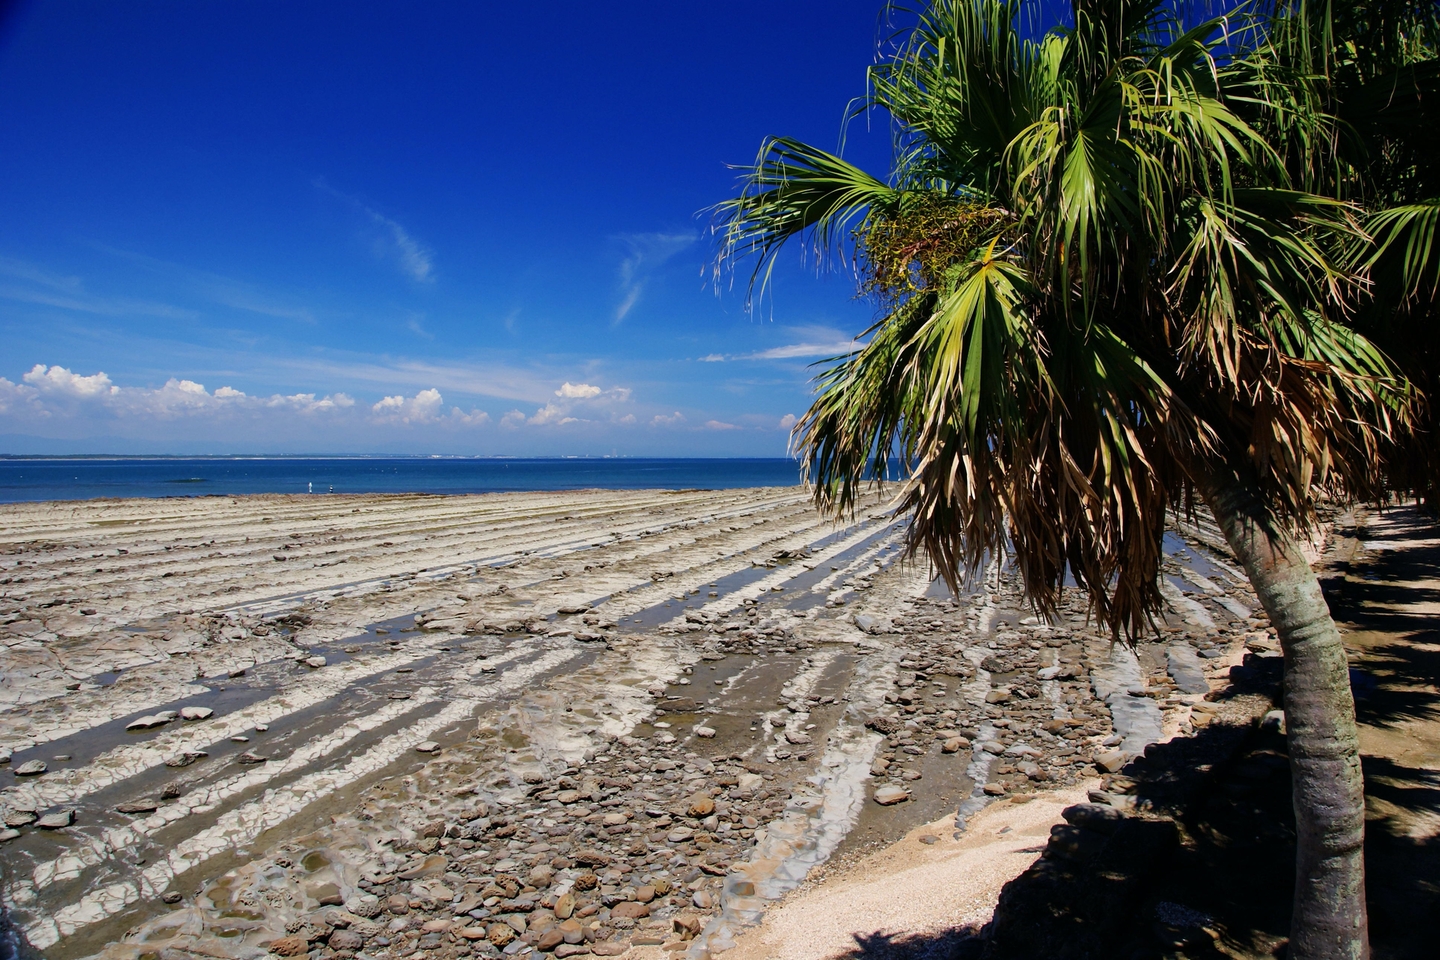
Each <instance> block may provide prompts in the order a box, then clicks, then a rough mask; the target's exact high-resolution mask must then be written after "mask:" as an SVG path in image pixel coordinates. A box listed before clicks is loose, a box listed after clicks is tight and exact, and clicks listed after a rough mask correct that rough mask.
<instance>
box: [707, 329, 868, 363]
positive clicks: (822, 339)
mask: <svg viewBox="0 0 1440 960" xmlns="http://www.w3.org/2000/svg"><path fill="white" fill-rule="evenodd" d="M786 332H787V333H788V334H789V335H790V336H791V337H793V338H794V339H795V342H793V343H786V344H783V345H781V346H778V347H768V348H766V349H764V350H755V351H752V352H750V353H710V354H706V355H705V356H703V357H699V358H698V359H699V361H700V362H701V363H724V362H726V361H731V360H801V359H809V358H812V357H813V358H824V357H836V356H842V355H844V354H847V353H850V352H851V351H853V350H855V349H856V348H857V347H859V346H860V344H859V343H857V342H856V341H855V340H854V339H853V338H851V337H849V336H847V335H846V334H844V333H842V332H841V331H839V330H834V329H831V328H829V327H791V328H789V329H788V330H787V331H786Z"/></svg>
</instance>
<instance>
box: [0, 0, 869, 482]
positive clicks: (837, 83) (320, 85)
mask: <svg viewBox="0 0 1440 960" xmlns="http://www.w3.org/2000/svg"><path fill="white" fill-rule="evenodd" d="M878 12H879V4H878V3H877V2H874V0H865V2H851V0H823V2H799V0H795V2H785V3H779V2H773V0H772V2H749V0H746V2H734V0H727V2H725V3H721V4H714V3H711V4H699V3H695V4H690V3H678V4H677V3H644V2H637V3H627V4H594V3H586V4H578V3H577V4H566V3H551V4H494V3H473V2H470V3H453V4H450V3H439V2H427V3H424V4H366V3H359V4H357V3H344V4H339V3H334V4H330V3H319V2H304V3H268V2H243V3H242V2H220V0H214V2H206V3H193V2H189V0H185V2H166V3H159V2H144V0H140V2H134V3H123V4H116V3H113V2H107V3H98V2H83V0H67V2H64V3H59V2H37V3H30V4H22V5H20V6H19V8H18V9H17V10H16V12H15V13H14V14H13V15H12V16H11V18H10V20H9V22H8V23H7V24H6V25H5V29H4V35H3V39H0V142H3V143H4V144H5V147H4V149H3V150H0V209H3V210H4V215H3V217H0V337H3V343H4V349H3V350H0V453H33V452H60V451H75V452H145V453H161V452H168V453H226V452H272V453H284V452H319V453H323V452H362V453H363V452H376V453H380V452H409V453H422V454H423V453H461V454H487V455H488V454H515V455H571V454H580V455H595V454H614V453H618V454H628V455H674V456H696V455H716V456H734V455H761V456H773V455H780V454H782V453H784V451H785V448H786V440H787V431H786V428H787V427H788V425H789V424H790V423H791V422H793V419H792V418H793V417H794V416H796V415H798V414H800V413H803V411H804V408H805V406H806V404H807V400H808V397H809V378H810V376H811V374H812V372H813V371H811V370H809V369H808V368H807V365H808V364H809V363H810V362H812V361H813V360H815V359H817V358H818V357H820V356H823V355H828V354H830V353H833V352H835V351H836V350H838V349H839V348H840V346H841V345H842V344H844V343H845V342H846V341H847V340H848V339H849V338H851V337H852V336H853V335H854V334H855V333H857V332H858V331H859V330H861V329H862V328H863V327H864V326H865V325H866V323H867V322H868V320H869V318H870V314H871V309H870V307H869V306H868V305H867V304H865V303H863V302H859V301H856V300H855V299H854V297H853V290H854V288H853V284H852V282H851V281H850V279H849V278H847V277H845V276H844V275H840V274H830V275H826V276H822V277H818V278H817V276H816V273H815V270H814V269H813V267H811V266H807V265H806V264H805V263H804V262H802V258H801V255H800V251H799V250H798V248H797V250H795V251H793V252H792V254H791V255H790V256H788V257H787V258H786V260H785V262H784V264H783V267H782V270H781V271H780V273H779V276H778V281H777V285H776V289H775V294H774V297H773V302H768V303H767V304H766V306H765V309H764V310H763V312H757V314H756V315H755V316H750V315H747V314H746V313H745V312H744V310H743V298H742V296H741V292H740V291H739V290H733V291H728V290H727V291H722V292H721V293H720V294H719V295H717V293H716V291H715V288H714V286H713V285H712V283H711V282H710V280H709V277H708V272H707V271H706V270H705V267H706V265H707V264H708V263H709V261H710V260H711V258H712V257H713V254H714V246H713V243H712V241H711V239H710V237H709V235H708V233H707V232H706V228H707V225H708V222H707V219H706V217H705V216H703V215H700V216H697V214H700V212H701V211H702V210H703V208H705V207H707V206H709V205H710V204H713V203H715V202H717V201H719V200H721V199H724V198H725V197H727V196H729V195H730V194H731V193H732V192H733V190H734V183H735V173H734V172H733V171H731V170H729V169H727V168H726V166H725V164H726V163H727V162H729V163H735V162H744V161H747V160H750V159H752V158H753V157H754V155H755V152H756V149H757V148H758V146H759V144H760V142H761V140H762V138H764V137H765V136H767V135H773V134H785V135H791V136H797V137H800V138H803V139H807V140H809V141H811V142H813V143H816V144H818V145H821V146H825V147H830V148H833V147H835V146H836V145H837V142H838V137H839V132H840V124H841V119H842V116H843V113H844V110H845V107H846V104H847V102H848V101H849V99H850V98H851V97H853V96H856V95H858V94H860V93H861V92H862V91H863V86H864V69H865V66H866V65H867V64H868V63H870V62H871V61H872V60H873V57H874V51H875V47H876V41H877V37H878V28H879V22H878ZM846 156H847V157H848V158H850V159H852V160H855V161H856V162H859V163H861V165H863V166H866V167H867V168H869V169H872V170H875V171H877V172H882V173H883V171H884V168H885V165H886V162H887V160H888V156H889V146H888V137H887V131H886V129H885V127H884V123H883V121H879V120H877V122H876V123H875V124H874V128H873V129H867V127H866V125H864V124H855V125H852V127H851V130H850V135H849V137H848V139H847V145H846Z"/></svg>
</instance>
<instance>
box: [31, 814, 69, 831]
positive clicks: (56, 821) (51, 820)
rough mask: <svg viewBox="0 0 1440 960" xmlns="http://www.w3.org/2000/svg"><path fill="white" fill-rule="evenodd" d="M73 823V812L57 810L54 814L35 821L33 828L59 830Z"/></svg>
mask: <svg viewBox="0 0 1440 960" xmlns="http://www.w3.org/2000/svg"><path fill="white" fill-rule="evenodd" d="M74 822H75V811H74V810H59V811H57V812H55V813H47V814H45V816H43V817H41V818H40V819H39V820H36V821H35V826H37V827H40V828H41V829H42V830H59V829H61V828H63V827H68V826H70V825H71V824H72V823H74Z"/></svg>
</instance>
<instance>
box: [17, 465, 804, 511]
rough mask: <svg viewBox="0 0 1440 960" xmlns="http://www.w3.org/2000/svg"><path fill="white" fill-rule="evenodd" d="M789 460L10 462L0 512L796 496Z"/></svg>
mask: <svg viewBox="0 0 1440 960" xmlns="http://www.w3.org/2000/svg"><path fill="white" fill-rule="evenodd" d="M799 482H800V464H799V463H798V462H797V461H795V460H789V459H724V460H722V459H713V460H705V459H679V458H674V459H658V458H657V459H644V458H638V457H635V458H631V457H623V458H621V457H617V458H604V459H598V458H597V459H589V458H586V459H580V458H575V459H569V458H566V459H534V460H525V459H514V460H511V459H495V458H463V457H349V458H346V457H273V458H271V457H266V458H259V457H137V458H133V459H130V458H111V457H104V458H99V457H96V458H73V459H70V458H66V459H61V458H54V459H51V458H39V457H36V458H29V457H16V458H3V459H0V502H10V503H13V502H16V501H21V500H87V499H92V498H94V497H184V496H207V495H209V496H217V495H231V494H245V493H316V494H323V493H498V492H502V491H512V490H583V489H587V488H602V489H609V490H632V489H672V490H682V489H708V490H718V489H728V488H733V487H764V486H791V485H794V484H798V483H799Z"/></svg>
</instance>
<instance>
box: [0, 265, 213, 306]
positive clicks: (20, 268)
mask: <svg viewBox="0 0 1440 960" xmlns="http://www.w3.org/2000/svg"><path fill="white" fill-rule="evenodd" d="M0 277H6V278H9V280H10V282H8V283H0V298H3V299H5V300H11V301H14V302H16V303H31V304H35V305H37V306H43V307H55V308H57V309H60V310H73V311H75V312H77V313H89V314H95V315H98V316H110V317H122V316H142V317H163V318H166V319H171V320H194V319H196V318H197V317H199V314H198V313H196V312H195V311H194V310H189V309H186V308H184V307H177V306H173V305H171V304H168V303H157V302H154V301H150V300H138V299H135V298H133V297H122V296H103V295H101V296H97V295H93V294H91V293H89V292H87V291H86V289H85V283H84V281H83V280H81V278H79V277H72V276H64V275H61V274H56V273H51V272H50V271H48V270H45V269H44V268H43V267H39V266H37V265H35V264H33V263H29V262H27V261H25V260H17V259H14V258H11V257H0Z"/></svg>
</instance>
